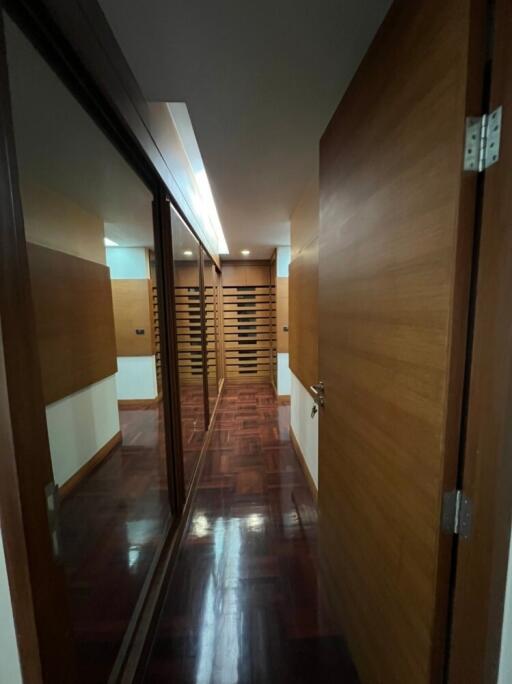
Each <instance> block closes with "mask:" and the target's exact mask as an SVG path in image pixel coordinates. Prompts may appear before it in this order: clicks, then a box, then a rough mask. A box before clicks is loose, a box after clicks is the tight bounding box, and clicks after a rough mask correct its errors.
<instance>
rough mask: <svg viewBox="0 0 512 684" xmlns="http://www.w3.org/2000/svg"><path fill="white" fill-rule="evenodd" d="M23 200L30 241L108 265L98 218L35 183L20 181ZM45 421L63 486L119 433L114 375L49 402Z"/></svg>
mask: <svg viewBox="0 0 512 684" xmlns="http://www.w3.org/2000/svg"><path fill="white" fill-rule="evenodd" d="M22 201H23V217H24V222H25V230H26V235H27V241H29V242H32V243H34V244H37V245H41V246H44V247H47V248H48V249H52V250H56V251H59V252H63V253H65V254H72V255H73V256H76V257H80V258H81V259H87V260H89V261H93V262H95V263H100V264H103V265H104V264H105V263H106V256H105V246H104V242H103V237H104V235H103V220H102V219H101V218H100V217H99V216H96V215H94V214H92V213H90V212H88V211H86V210H84V209H83V208H82V207H80V206H79V205H78V204H76V203H75V202H74V201H72V200H71V199H69V198H67V197H64V196H63V195H62V194H59V193H56V192H54V191H53V190H51V189H49V188H43V187H42V186H36V185H34V184H31V183H23V184H22ZM85 416H87V419H85V418H84V417H85ZM46 420H47V425H48V438H49V442H50V451H51V457H52V465H53V470H54V476H55V482H56V483H57V484H58V485H62V484H64V482H66V480H68V479H69V478H70V477H71V476H72V475H74V474H75V473H76V472H77V471H78V470H79V469H80V467H81V466H83V465H84V464H85V463H87V461H89V459H91V458H92V457H93V456H94V455H95V454H96V453H97V452H98V451H99V450H100V449H101V447H103V446H104V445H105V444H106V443H107V442H108V441H109V440H110V439H111V438H112V437H113V436H114V435H115V434H116V433H117V432H118V431H119V416H118V411H117V399H116V384H115V375H111V376H109V377H106V378H103V379H102V380H100V381H99V382H97V383H94V384H92V385H89V386H87V387H84V388H82V389H80V390H79V391H77V392H74V393H73V394H70V395H68V396H67V397H64V398H62V399H59V400H58V401H56V402H54V403H51V404H48V405H47V406H46Z"/></svg>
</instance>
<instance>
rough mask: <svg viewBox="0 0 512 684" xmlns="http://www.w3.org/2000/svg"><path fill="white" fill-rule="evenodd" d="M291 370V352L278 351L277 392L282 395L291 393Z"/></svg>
mask: <svg viewBox="0 0 512 684" xmlns="http://www.w3.org/2000/svg"><path fill="white" fill-rule="evenodd" d="M291 380H292V379H291V371H290V365H289V354H288V353H287V352H278V354H277V393H278V395H279V396H280V397H282V396H290V394H291Z"/></svg>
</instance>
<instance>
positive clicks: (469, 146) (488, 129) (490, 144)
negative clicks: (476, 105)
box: [464, 107, 503, 171]
mask: <svg viewBox="0 0 512 684" xmlns="http://www.w3.org/2000/svg"><path fill="white" fill-rule="evenodd" d="M502 109H503V108H502V107H498V108H497V109H495V110H494V111H493V112H491V113H490V114H484V115H483V116H468V117H467V119H466V143H465V145H466V146H465V149H464V171H484V169H487V168H489V166H492V165H493V164H495V163H496V162H497V161H498V159H499V158H500V138H501V118H502V117H501V115H502Z"/></svg>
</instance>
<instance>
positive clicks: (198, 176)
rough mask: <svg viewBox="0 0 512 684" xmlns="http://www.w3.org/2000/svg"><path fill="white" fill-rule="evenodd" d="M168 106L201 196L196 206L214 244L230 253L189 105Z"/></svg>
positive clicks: (170, 104)
mask: <svg viewBox="0 0 512 684" xmlns="http://www.w3.org/2000/svg"><path fill="white" fill-rule="evenodd" d="M167 107H168V109H169V111H170V113H171V116H172V119H173V121H174V125H175V126H176V129H177V131H178V134H179V137H180V139H181V142H182V144H183V148H184V150H185V154H186V155H187V157H188V160H189V162H190V166H191V168H192V171H193V173H194V177H195V181H196V184H197V189H198V191H199V196H198V197H197V198H196V199H197V204H196V206H195V207H194V208H195V209H196V211H197V213H198V214H199V215H200V216H201V218H202V219H203V222H204V227H205V229H206V230H207V231H208V233H209V234H210V237H211V239H212V242H213V244H214V245H217V251H218V253H219V254H229V249H228V245H227V243H226V238H225V236H224V231H223V229H222V224H221V222H220V219H219V214H218V212H217V207H216V206H215V200H214V198H213V193H212V189H211V187H210V181H209V180H208V176H207V174H206V169H205V167H204V162H203V158H202V156H201V152H200V150H199V145H198V144H197V139H196V135H195V133H194V127H193V126H192V121H191V119H190V115H189V113H188V109H187V105H186V104H185V102H168V103H167Z"/></svg>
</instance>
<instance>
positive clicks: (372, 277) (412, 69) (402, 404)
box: [319, 0, 486, 684]
mask: <svg viewBox="0 0 512 684" xmlns="http://www.w3.org/2000/svg"><path fill="white" fill-rule="evenodd" d="M485 7H486V3H485V2H484V1H483V0H482V1H481V0H475V1H472V0H417V1H415V2H410V1H409V0H398V1H397V2H395V3H394V5H393V6H392V8H391V10H390V12H389V14H388V16H387V17H386V19H385V21H384V23H383V25H382V27H381V29H380V31H379V32H378V34H377V36H376V38H375V40H374V42H373V44H372V46H371V48H370V50H369V52H368V53H367V55H366V57H365V59H364V61H363V63H362V65H361V67H360V69H359V71H358V73H357V74H356V76H355V77H354V79H353V81H352V83H351V85H350V87H349V89H348V91H347V93H346V94H345V96H344V98H343V100H342V102H341V104H340V106H339V107H338V110H337V111H336V113H335V115H334V117H333V119H332V120H331V122H330V124H329V126H328V128H327V130H326V132H325V134H324V136H323V138H322V141H321V148H320V254H319V329H320V340H319V359H320V378H319V380H321V381H323V382H324V386H325V406H324V408H323V409H322V411H321V417H320V456H319V470H320V472H319V506H320V543H321V554H322V562H323V566H324V569H325V575H326V578H327V582H328V587H329V590H330V591H329V596H330V598H331V600H332V601H333V602H334V604H335V608H336V610H337V613H338V615H339V616H340V619H341V621H342V624H343V625H344V629H345V634H346V637H347V640H348V642H349V646H350V649H351V652H352V655H353V657H354V660H355V662H356V665H357V668H358V671H359V674H360V677H361V681H362V683H363V684H392V683H393V684H426V683H427V682H440V681H441V679H442V672H443V668H444V664H445V643H446V628H447V613H448V599H449V581H450V569H451V563H452V550H453V537H452V536H451V535H449V534H444V533H443V532H442V530H441V509H442V501H443V493H444V492H448V491H450V490H453V489H455V487H456V477H457V464H458V457H459V436H460V422H461V407H462V395H463V386H464V365H465V355H466V341H467V318H468V302H469V291H470V274H471V263H472V243H473V233H474V225H475V221H474V217H475V198H476V174H474V173H472V172H469V171H468V172H464V171H463V167H464V138H465V118H466V116H467V115H470V114H471V115H478V114H480V113H481V111H480V110H481V101H482V90H483V72H484V68H483V62H484V54H485V50H484V42H485V41H484V38H485V35H484V34H485Z"/></svg>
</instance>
